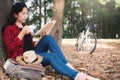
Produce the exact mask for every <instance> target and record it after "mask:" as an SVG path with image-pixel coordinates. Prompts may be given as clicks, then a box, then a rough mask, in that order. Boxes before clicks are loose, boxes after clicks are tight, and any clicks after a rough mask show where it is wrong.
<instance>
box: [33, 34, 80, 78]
mask: <svg viewBox="0 0 120 80" xmlns="http://www.w3.org/2000/svg"><path fill="white" fill-rule="evenodd" d="M34 50H35V52H36V53H37V54H38V55H40V56H42V57H43V60H42V62H41V63H42V65H43V66H47V65H51V66H52V67H53V68H54V70H55V71H56V72H58V73H60V74H62V75H65V76H68V77H69V78H71V79H74V78H75V76H76V75H77V74H78V71H76V70H73V69H71V68H69V67H68V66H67V65H66V64H67V63H68V62H67V60H66V58H65V56H64V54H63V52H62V51H61V49H60V47H59V46H58V44H57V42H56V41H55V40H54V38H53V37H52V36H50V35H46V36H44V37H43V38H42V39H41V40H40V41H39V42H38V44H37V46H36V47H35V49H34Z"/></svg>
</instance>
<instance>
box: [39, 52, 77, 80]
mask: <svg viewBox="0 0 120 80" xmlns="http://www.w3.org/2000/svg"><path fill="white" fill-rule="evenodd" d="M37 54H39V55H40V56H43V57H44V58H43V61H42V64H43V65H45V64H46V63H48V64H50V65H51V66H52V67H53V68H54V70H55V71H56V72H58V73H60V74H62V75H65V76H68V77H70V78H71V79H74V78H75V76H76V75H77V74H78V71H75V70H73V69H71V68H69V67H68V66H67V65H65V64H64V63H63V62H62V61H61V59H59V58H58V56H57V55H56V54H55V53H37Z"/></svg>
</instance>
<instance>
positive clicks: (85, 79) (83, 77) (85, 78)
mask: <svg viewBox="0 0 120 80" xmlns="http://www.w3.org/2000/svg"><path fill="white" fill-rule="evenodd" d="M74 80H100V79H98V78H94V77H92V76H89V75H87V74H84V73H78V74H77V75H76V77H75V79H74Z"/></svg>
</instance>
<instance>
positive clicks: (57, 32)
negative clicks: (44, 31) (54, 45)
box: [51, 0, 65, 45]
mask: <svg viewBox="0 0 120 80" xmlns="http://www.w3.org/2000/svg"><path fill="white" fill-rule="evenodd" d="M64 2H65V1H64V0H54V6H53V16H52V19H54V20H57V22H56V24H55V27H54V29H53V30H52V31H51V34H52V36H54V38H55V39H56V41H57V42H58V44H59V45H61V40H62V35H63V27H62V22H63V11H64Z"/></svg>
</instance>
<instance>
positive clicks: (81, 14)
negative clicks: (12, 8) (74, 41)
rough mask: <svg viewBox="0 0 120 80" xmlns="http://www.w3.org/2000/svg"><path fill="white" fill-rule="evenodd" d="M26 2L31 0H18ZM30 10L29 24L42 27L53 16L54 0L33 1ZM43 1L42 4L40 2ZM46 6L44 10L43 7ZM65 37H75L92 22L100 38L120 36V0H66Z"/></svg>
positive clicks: (38, 27)
mask: <svg viewBox="0 0 120 80" xmlns="http://www.w3.org/2000/svg"><path fill="white" fill-rule="evenodd" d="M16 1H22V2H26V1H29V0H16ZM31 2H32V3H31V6H30V7H29V12H30V15H31V18H29V19H28V21H27V24H34V25H36V26H37V27H36V30H35V31H37V30H38V29H40V28H41V24H42V22H43V19H44V24H45V23H46V21H47V20H48V19H49V18H51V17H52V6H49V4H51V5H52V3H53V0H44V1H42V0H34V1H31ZM40 2H41V4H40ZM43 8H44V11H42V9H43ZM63 21H64V22H63V25H64V35H63V37H64V38H75V37H77V35H78V33H79V32H80V28H81V27H85V25H86V24H88V23H89V22H92V23H93V24H94V25H97V26H93V27H94V28H96V33H97V37H98V38H116V37H117V36H116V35H118V37H120V33H119V30H120V25H119V22H120V1H119V0H65V7H64V19H63Z"/></svg>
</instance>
